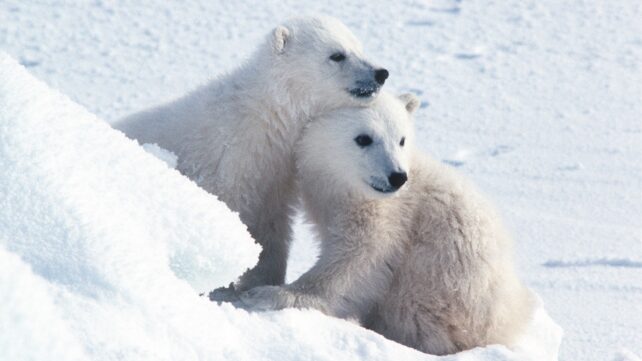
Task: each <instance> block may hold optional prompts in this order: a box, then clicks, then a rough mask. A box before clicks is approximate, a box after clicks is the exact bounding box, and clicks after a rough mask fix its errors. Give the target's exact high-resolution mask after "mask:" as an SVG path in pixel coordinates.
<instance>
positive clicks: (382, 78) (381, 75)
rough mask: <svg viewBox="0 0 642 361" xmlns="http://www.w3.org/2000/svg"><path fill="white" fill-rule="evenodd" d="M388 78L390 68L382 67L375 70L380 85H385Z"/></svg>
mask: <svg viewBox="0 0 642 361" xmlns="http://www.w3.org/2000/svg"><path fill="white" fill-rule="evenodd" d="M386 79H388V70H386V69H383V68H382V69H378V70H376V71H375V80H376V81H377V83H379V85H383V83H385V82H386Z"/></svg>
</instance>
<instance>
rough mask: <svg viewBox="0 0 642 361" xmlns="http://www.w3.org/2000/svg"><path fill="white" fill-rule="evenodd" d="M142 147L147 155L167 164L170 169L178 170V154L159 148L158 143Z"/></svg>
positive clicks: (146, 144)
mask: <svg viewBox="0 0 642 361" xmlns="http://www.w3.org/2000/svg"><path fill="white" fill-rule="evenodd" d="M142 147H143V149H144V150H145V151H146V152H147V153H149V154H151V155H153V156H155V157H156V158H158V159H160V160H162V161H163V162H165V164H167V166H168V167H170V168H176V164H177V162H178V156H177V155H176V154H174V153H172V152H170V151H169V150H167V149H163V148H161V147H159V146H158V144H156V143H145V144H143V145H142Z"/></svg>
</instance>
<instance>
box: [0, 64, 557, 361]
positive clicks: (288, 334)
mask: <svg viewBox="0 0 642 361" xmlns="http://www.w3.org/2000/svg"><path fill="white" fill-rule="evenodd" d="M153 152H154V153H155V154H157V153H158V149H154V150H153ZM0 169H2V172H0V209H2V212H0V302H1V305H2V307H0V326H2V327H0V359H1V360H12V361H19V360H54V359H55V360H83V359H91V360H155V361H157V360H361V359H368V360H391V359H395V360H402V359H403V360H451V361H463V360H493V361H498V360H537V361H542V360H555V359H556V358H557V356H556V355H557V350H558V348H559V341H560V338H561V330H560V329H559V327H558V326H557V325H555V323H554V322H553V321H552V320H551V319H550V318H549V317H548V316H547V315H546V313H545V312H544V311H543V309H540V310H538V312H537V314H536V315H535V318H534V320H533V323H532V325H531V327H530V329H529V331H528V334H527V335H525V336H524V340H523V342H522V343H521V344H520V345H519V346H518V347H517V348H516V350H515V351H514V352H513V351H509V350H508V349H506V348H505V347H501V346H489V347H485V348H478V349H474V350H471V351H468V352H463V353H461V354H457V355H451V356H445V357H435V356H429V355H425V354H422V353H420V352H417V351H415V350H412V349H409V348H407V347H404V346H401V345H398V344H396V343H394V342H391V341H388V340H386V339H384V338H383V337H381V336H380V335H377V334H375V333H373V332H370V331H367V330H365V329H363V328H361V327H359V326H357V325H354V324H352V323H349V322H347V321H343V320H339V319H334V318H331V317H327V316H324V315H322V314H321V313H319V312H316V311H309V310H294V309H291V310H285V311H281V312H270V313H262V314H249V313H247V312H245V311H243V310H239V309H235V308H234V307H232V306H231V305H227V304H224V305H221V306H219V305H216V304H214V303H211V302H209V301H208V300H206V299H205V298H203V297H199V296H198V292H199V291H206V290H208V289H211V288H212V287H214V286H218V285H223V284H226V283H228V282H230V281H232V280H233V279H234V278H235V277H236V276H238V275H239V274H240V273H241V272H243V271H244V270H245V269H246V268H247V267H250V266H252V265H253V264H254V263H255V262H256V259H257V255H258V252H259V249H258V246H256V245H255V244H254V242H253V241H252V239H251V238H250V236H249V235H248V233H247V231H246V229H245V227H244V226H243V225H242V223H241V222H240V221H239V219H238V217H237V215H236V214H234V213H232V212H230V211H229V210H228V209H227V208H226V207H225V205H223V204H222V203H221V202H219V201H217V200H216V198H215V197H213V196H211V195H208V194H207V193H206V192H204V191H202V190H201V189H199V188H198V187H197V186H196V185H195V184H194V183H192V182H191V181H189V180H188V179H186V178H184V177H182V176H181V175H180V174H179V173H178V172H176V171H175V170H173V169H169V168H168V167H167V166H166V165H165V164H164V163H163V162H162V161H159V160H158V159H156V158H155V157H154V156H152V155H150V154H148V153H146V152H145V151H144V150H143V149H142V147H140V146H138V145H137V143H136V142H134V141H131V140H128V139H127V138H125V136H124V135H122V134H121V133H119V132H117V131H115V130H113V129H111V128H110V127H109V126H108V125H107V124H105V123H102V122H101V121H100V120H98V119H97V118H96V117H94V116H93V115H91V114H89V113H88V112H87V111H86V110H84V109H83V108H81V107H80V106H78V105H76V104H74V103H72V102H71V101H70V100H69V99H67V98H66V97H64V96H63V95H61V94H59V93H57V92H54V91H50V90H48V89H47V87H46V86H45V85H44V84H43V83H41V82H39V81H37V80H35V79H34V78H32V77H31V76H30V75H29V74H28V73H27V71H26V70H25V69H24V68H22V67H21V66H20V65H18V64H17V63H16V62H15V61H14V60H12V59H10V58H9V57H8V56H6V55H4V54H1V53H0Z"/></svg>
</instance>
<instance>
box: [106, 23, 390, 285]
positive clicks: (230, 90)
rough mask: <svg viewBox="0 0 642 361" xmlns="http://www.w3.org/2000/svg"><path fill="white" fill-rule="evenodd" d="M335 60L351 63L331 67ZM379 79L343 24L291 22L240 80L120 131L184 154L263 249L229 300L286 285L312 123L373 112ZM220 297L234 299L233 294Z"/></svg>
mask: <svg viewBox="0 0 642 361" xmlns="http://www.w3.org/2000/svg"><path fill="white" fill-rule="evenodd" d="M336 52H343V53H344V54H345V55H346V59H345V60H344V61H342V62H340V63H339V62H335V61H332V60H330V59H329V56H331V55H332V54H333V53H336ZM375 70H376V69H375V67H374V66H373V65H372V64H371V63H369V62H368V61H366V60H365V59H364V57H363V54H362V48H361V44H360V43H359V42H358V40H357V39H356V38H355V36H354V35H353V34H352V33H351V32H350V31H349V30H348V29H347V28H346V27H345V25H343V24H342V23H341V22H340V21H338V20H336V19H334V18H330V17H312V18H299V19H292V20H290V21H288V22H286V23H285V24H283V25H281V26H278V27H276V28H275V29H274V30H273V31H272V33H270V35H269V36H268V38H267V41H266V42H265V43H264V44H263V45H262V46H260V47H259V48H258V50H257V51H256V52H255V54H254V55H253V56H252V57H251V58H250V59H249V61H248V62H247V63H245V64H244V65H242V66H241V67H239V68H238V69H237V70H235V71H234V72H232V73H230V74H228V75H225V76H222V77H220V78H219V79H217V80H214V81H212V82H210V83H209V84H206V85H205V86H203V87H201V88H199V89H196V90H195V91H193V92H192V93H190V94H188V95H186V96H184V97H182V98H180V99H178V100H176V101H174V102H171V103H169V104H165V105H162V106H159V107H156V108H153V109H150V110H147V111H144V112H141V113H138V114H135V115H133V116H130V117H128V118H126V119H124V120H123V121H121V122H120V123H119V124H117V125H116V128H118V129H121V130H122V131H124V132H125V133H126V134H127V135H128V136H130V137H131V138H134V139H137V140H138V141H139V142H140V143H156V144H158V145H160V146H161V147H163V148H165V149H167V150H169V151H171V152H173V153H175V154H176V155H177V156H178V170H179V171H181V172H182V173H183V174H185V175H186V176H188V177H189V178H191V179H193V180H194V181H195V182H196V183H198V184H199V185H200V186H201V187H203V188H204V189H206V190H207V191H209V192H211V193H213V194H216V195H217V196H218V197H219V198H220V199H221V200H222V201H224V202H225V203H226V204H227V205H228V206H229V207H230V208H231V209H232V210H234V211H238V212H239V213H240V216H241V220H242V221H243V222H244V223H245V224H246V225H247V226H248V228H249V231H250V233H251V234H252V236H253V237H254V238H255V239H256V240H257V241H258V243H260V244H261V245H262V246H263V252H262V253H261V256H260V259H259V263H258V265H257V266H256V267H255V268H254V269H252V270H249V271H248V272H246V273H245V274H244V275H243V276H242V277H241V278H240V280H239V281H237V282H236V283H235V285H234V286H233V287H230V288H229V289H227V291H234V290H244V289H248V288H251V287H254V286H258V285H265V284H268V285H276V284H282V283H283V282H284V278H285V271H286V262H287V255H288V248H289V243H290V238H291V235H290V233H291V230H290V215H291V205H292V203H293V201H294V200H295V184H294V173H295V171H294V169H295V167H294V160H293V146H294V143H295V142H296V140H297V139H298V137H299V132H300V130H301V129H302V127H303V126H304V124H305V123H306V121H307V120H308V119H310V117H313V116H315V115H318V114H321V113H323V112H326V111H330V110H333V109H337V108H340V107H345V106H361V105H366V104H368V103H369V102H370V101H371V99H372V98H374V96H375V95H376V94H377V92H376V91H377V90H378V88H379V86H378V85H377V84H376V82H375V81H374V71H375ZM355 89H357V90H359V89H367V90H372V91H374V92H373V93H372V94H371V95H370V96H366V97H361V98H358V97H356V96H354V95H352V94H351V93H350V92H349V91H350V90H352V91H355ZM219 291H220V292H221V293H220V294H219V295H218V296H220V298H225V291H226V290H225V289H219ZM218 296H217V295H216V292H215V293H214V294H212V297H213V298H217V297H218Z"/></svg>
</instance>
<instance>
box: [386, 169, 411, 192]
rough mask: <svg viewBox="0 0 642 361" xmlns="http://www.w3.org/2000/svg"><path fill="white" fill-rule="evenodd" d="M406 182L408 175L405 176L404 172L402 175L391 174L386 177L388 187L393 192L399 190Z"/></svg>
mask: <svg viewBox="0 0 642 361" xmlns="http://www.w3.org/2000/svg"><path fill="white" fill-rule="evenodd" d="M407 180H408V175H407V174H406V172H403V173H398V172H392V173H390V176H389V177H388V182H390V185H391V186H392V188H394V189H395V190H396V189H399V188H401V186H402V185H404V183H406V181H407Z"/></svg>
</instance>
